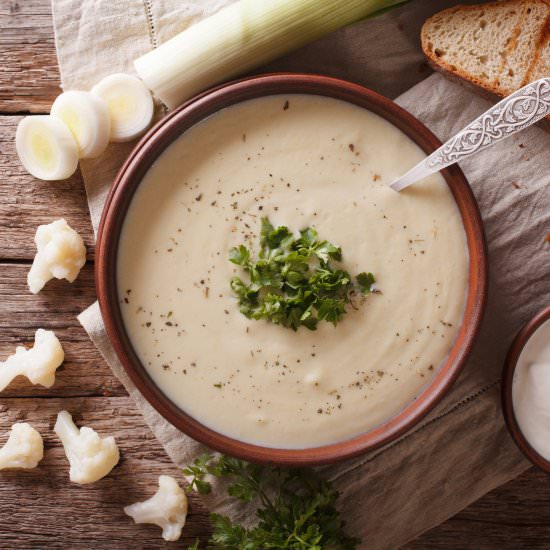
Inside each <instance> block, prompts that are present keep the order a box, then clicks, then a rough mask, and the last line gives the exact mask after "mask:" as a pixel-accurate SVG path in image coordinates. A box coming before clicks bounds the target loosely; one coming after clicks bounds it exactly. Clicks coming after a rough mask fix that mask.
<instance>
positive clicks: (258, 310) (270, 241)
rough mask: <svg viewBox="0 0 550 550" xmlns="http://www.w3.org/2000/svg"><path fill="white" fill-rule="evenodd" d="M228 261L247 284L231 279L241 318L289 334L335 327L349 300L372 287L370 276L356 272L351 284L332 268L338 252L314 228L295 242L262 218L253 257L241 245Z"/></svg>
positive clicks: (286, 231)
mask: <svg viewBox="0 0 550 550" xmlns="http://www.w3.org/2000/svg"><path fill="white" fill-rule="evenodd" d="M229 260H230V261H231V262H233V263H234V264H237V265H239V266H241V267H242V268H243V269H244V271H245V272H246V273H247V275H248V277H249V279H250V281H249V282H245V281H243V280H242V279H241V278H240V277H233V279H232V280H231V288H232V290H233V292H234V294H235V296H236V297H237V298H238V301H239V309H240V311H241V313H242V314H243V315H245V316H246V317H248V318H249V319H267V320H268V321H271V322H272V323H275V324H277V325H283V326H284V327H288V328H291V329H293V330H298V328H299V327H300V326H304V327H306V328H308V329H310V330H315V329H316V328H317V324H318V323H319V321H323V320H324V321H328V322H330V323H332V324H333V325H336V324H337V323H338V321H340V320H341V319H342V316H343V315H344V314H345V313H346V306H347V305H348V304H350V303H352V299H353V296H354V295H357V294H362V295H367V294H369V293H370V292H371V291H372V290H373V285H374V283H375V279H374V275H373V274H372V273H366V272H363V273H359V275H357V276H356V277H355V280H354V279H353V278H352V277H351V275H350V274H349V273H348V272H347V271H345V270H343V269H339V268H337V267H335V266H334V263H336V262H341V261H342V251H341V249H340V248H339V247H337V246H335V245H333V244H332V243H330V242H328V241H322V240H320V239H319V238H318V235H317V232H316V231H315V229H313V228H311V227H308V228H306V229H304V230H302V231H300V236H299V237H295V236H294V234H293V233H292V232H291V231H290V230H289V229H288V227H286V226H279V227H273V225H272V224H271V222H270V221H269V219H268V218H263V219H262V228H261V233H260V252H259V254H258V258H257V259H254V258H253V257H252V254H251V252H250V250H249V249H248V248H247V247H246V246H244V245H240V246H238V247H235V248H232V249H231V250H230V252H229ZM352 305H353V304H352Z"/></svg>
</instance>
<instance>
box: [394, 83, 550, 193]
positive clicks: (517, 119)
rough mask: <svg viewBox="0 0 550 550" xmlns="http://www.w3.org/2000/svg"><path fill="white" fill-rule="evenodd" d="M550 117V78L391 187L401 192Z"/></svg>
mask: <svg viewBox="0 0 550 550" xmlns="http://www.w3.org/2000/svg"><path fill="white" fill-rule="evenodd" d="M548 114H550V78H541V79H540V80H535V82H531V83H530V84H527V86H524V87H523V88H521V89H519V90H518V91H517V92H514V93H513V94H511V95H509V96H508V97H506V98H504V99H503V100H502V101H500V102H499V103H497V104H496V105H495V106H494V107H491V108H490V109H489V110H488V111H486V112H485V113H483V114H482V115H481V116H480V117H478V118H476V119H475V120H474V121H473V122H471V123H470V124H468V126H466V128H464V129H463V130H461V131H460V132H458V134H456V135H455V136H454V137H452V138H451V139H450V140H449V141H447V142H446V143H444V144H443V145H442V146H441V147H440V148H439V149H437V150H436V151H434V152H433V153H432V154H431V155H430V156H429V157H427V158H425V159H424V160H423V161H422V162H420V163H419V164H417V165H416V166H415V167H413V168H412V169H411V170H409V171H408V172H407V173H406V174H404V175H403V176H401V177H399V178H397V179H396V180H395V181H394V182H393V183H392V184H391V185H390V187H391V188H392V189H393V190H395V191H401V190H402V189H405V187H408V186H409V185H412V184H413V183H415V182H417V181H418V180H419V179H422V178H424V177H426V176H429V175H430V174H433V173H435V172H439V170H441V169H442V168H445V167H447V166H449V165H451V164H454V163H455V162H458V161H459V160H462V159H463V158H466V157H469V156H472V155H475V154H476V153H478V152H479V151H482V150H483V149H486V148H487V147H490V146H491V145H493V144H494V143H497V142H499V141H502V140H503V139H506V138H507V137H509V136H511V135H512V134H515V133H516V132H520V131H521V130H523V129H525V128H527V127H528V126H531V124H534V123H535V122H537V121H539V120H541V119H542V118H544V117H545V116H546V115H548Z"/></svg>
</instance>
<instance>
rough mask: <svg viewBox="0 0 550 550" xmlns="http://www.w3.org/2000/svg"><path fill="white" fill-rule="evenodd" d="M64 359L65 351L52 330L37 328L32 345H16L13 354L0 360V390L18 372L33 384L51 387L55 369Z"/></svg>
mask: <svg viewBox="0 0 550 550" xmlns="http://www.w3.org/2000/svg"><path fill="white" fill-rule="evenodd" d="M64 359H65V353H64V352H63V348H62V347H61V344H60V342H59V340H58V339H57V336H56V335H55V334H54V333H53V331H51V330H44V329H42V328H39V329H38V330H37V331H36V334H35V335H34V347H32V348H30V349H27V348H25V347H24V346H18V347H17V348H15V353H14V354H13V355H10V356H9V357H8V358H7V359H6V361H4V362H3V363H2V362H0V391H2V390H3V389H5V388H6V387H7V386H8V385H9V383H10V382H11V381H12V380H13V379H14V378H15V377H16V376H19V375H20V374H22V375H23V376H26V377H27V378H28V379H29V380H30V381H31V382H32V383H33V384H40V385H42V386H44V387H46V388H51V387H52V386H53V384H54V382H55V371H56V369H57V368H58V367H59V366H60V365H61V363H63V360H64Z"/></svg>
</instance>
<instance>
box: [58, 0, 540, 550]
mask: <svg viewBox="0 0 550 550" xmlns="http://www.w3.org/2000/svg"><path fill="white" fill-rule="evenodd" d="M228 1H229V0H202V1H201V0H143V1H142V0H124V1H120V2H112V1H111V0H54V2H53V8H54V25H55V31H56V45H57V51H58V57H59V64H60V69H61V76H62V82H63V86H64V88H65V89H69V88H81V89H82V88H83V89H86V88H89V87H90V86H91V85H93V84H94V83H95V82H97V80H98V79H99V78H100V77H102V76H104V75H105V74H108V73H112V72H114V71H131V70H132V65H131V61H132V59H133V58H134V57H136V56H138V55H139V54H141V53H143V52H145V51H147V50H148V49H149V48H151V47H152V45H156V44H158V43H160V42H162V41H164V40H166V39H167V38H169V37H170V36H172V35H173V34H174V33H176V32H178V31H179V30H181V29H183V28H185V27H186V26H187V25H189V24H192V23H193V22H194V21H196V20H197V19H198V18H200V17H203V16H204V15H206V14H208V13H210V12H212V11H215V10H216V9H219V8H220V7H221V6H223V5H225V4H227V3H228ZM258 1H260V0H258ZM452 3H453V2H452V1H445V2H419V1H417V2H411V3H410V4H408V5H406V6H405V7H403V8H400V9H398V10H395V11H393V12H390V13H389V14H386V15H385V16H383V17H381V18H378V19H373V20H367V21H365V22H363V23H361V24H358V25H355V26H353V27H350V28H348V29H344V30H342V31H340V32H337V33H334V34H333V35H331V36H328V37H326V38H324V39H323V40H320V41H318V42H316V43H315V44H312V45H310V46H308V47H306V48H303V49H302V50H300V51H299V52H296V53H294V54H292V55H289V56H287V57H286V58H284V59H281V60H278V61H277V62H275V63H273V64H271V65H270V67H269V70H304V71H309V72H320V73H326V74H331V75H335V76H340V77H345V78H348V79H350V80H354V81H356V82H360V83H362V84H365V85H367V86H369V87H371V88H373V89H375V90H377V91H380V92H382V93H384V94H386V95H388V96H390V97H395V96H396V95H398V94H399V93H402V92H404V91H405V90H406V89H408V88H409V87H411V86H412V85H414V84H416V83H417V82H419V81H421V80H422V79H423V78H425V77H426V76H427V74H428V71H427V69H426V67H425V66H424V65H423V64H422V55H421V52H420V48H419V39H418V35H419V28H420V25H421V22H422V21H423V20H424V19H425V17H426V16H427V15H429V14H430V13H431V12H433V11H436V10H437V9H441V8H442V7H444V6H445V5H450V4H452ZM398 103H400V104H401V105H402V106H404V107H405V108H406V109H408V110H409V111H411V112H412V113H413V114H415V115H416V116H417V117H418V118H420V119H421V120H422V121H424V123H426V124H427V125H428V126H429V127H430V128H431V129H432V130H433V131H434V132H435V133H436V134H437V135H438V136H439V137H440V138H441V139H447V138H448V137H450V136H451V135H452V134H453V133H454V132H456V131H457V130H458V129H460V128H461V127H462V126H463V125H464V124H465V123H466V122H468V121H469V120H471V119H473V118H474V117H475V116H476V115H478V114H479V113H480V112H482V111H484V110H485V109H486V108H487V106H488V102H487V101H485V100H483V99H480V98H479V97H477V96H475V95H473V94H472V93H471V92H469V91H467V90H465V89H462V88H461V87H460V86H458V85H456V84H454V83H450V82H448V81H447V80H445V79H444V78H443V77H441V76H439V75H434V76H430V77H429V78H427V79H426V80H424V81H423V82H422V83H420V84H418V85H416V86H414V87H413V88H412V89H410V90H409V91H408V92H406V93H404V94H403V95H401V96H400V97H399V99H398ZM130 148H131V144H130V145H117V146H115V145H111V146H110V147H109V149H108V151H107V152H106V153H105V154H104V155H103V156H102V157H101V158H100V159H97V160H94V161H85V162H82V172H83V176H84V181H85V184H86V191H87V195H88V201H89V205H90V212H91V216H92V223H93V226H94V229H96V228H97V225H98V222H99V217H100V214H101V209H102V206H103V201H104V199H105V196H106V193H107V191H108V189H109V186H110V184H111V183H112V181H113V178H114V175H115V173H116V170H117V168H118V167H119V166H120V164H121V163H122V161H123V159H124V158H125V155H126V154H127V153H128V151H129V150H130ZM549 149H550V135H549V134H546V133H544V132H543V131H542V130H540V129H538V128H533V129H530V130H528V131H526V132H524V133H523V134H521V135H520V136H518V137H516V138H511V139H510V140H509V141H507V142H505V143H503V144H500V145H498V146H496V147H494V148H493V149H490V150H488V151H486V152H483V153H481V154H480V155H479V156H478V157H477V158H475V159H473V160H470V161H467V162H464V163H463V165H462V167H463V169H464V171H465V173H466V175H467V177H468V179H469V181H470V183H471V185H472V187H473V189H474V192H475V194H476V197H477V200H478V202H479V204H480V208H481V211H482V215H483V219H484V222H485V229H486V233H487V238H488V242H489V249H490V259H491V277H490V297H489V304H488V308H487V314H486V317H485V320H484V323H483V326H482V330H481V334H480V336H479V339H478V341H477V344H476V346H475V349H474V352H473V354H472V357H471V360H470V361H469V363H468V366H467V368H466V369H465V371H464V373H463V374H462V375H461V377H460V378H459V380H458V382H457V383H456V384H455V386H454V387H453V389H452V391H451V392H450V393H449V395H448V396H447V397H446V398H445V399H444V401H443V402H442V403H441V404H440V405H439V406H438V407H437V409H436V410H435V411H433V412H432V413H431V414H430V415H429V416H428V417H427V418H426V419H425V420H424V421H422V422H421V423H420V424H419V426H417V427H416V428H415V429H414V430H411V431H410V432H409V433H408V434H406V435H405V436H404V437H402V438H401V439H400V440H398V441H397V442H394V443H392V444H390V445H388V446H387V447H385V448H383V449H381V450H378V451H376V452H374V453H371V454H368V455H366V456H362V457H360V458H356V459H354V460H351V461H348V462H345V463H341V464H338V465H333V466H329V467H324V468H323V472H324V474H325V475H326V476H327V477H329V478H330V479H332V480H334V481H335V483H336V485H337V486H338V488H339V489H340V490H341V491H342V492H343V496H342V500H341V506H342V510H343V513H344V516H345V517H346V519H347V521H348V525H349V531H350V532H351V533H353V534H354V535H357V536H360V537H362V539H363V541H364V542H363V545H362V548H369V549H371V550H376V549H385V548H388V549H390V548H396V547H398V546H400V545H401V544H403V543H405V542H406V541H407V540H410V539H412V538H414V537H416V536H418V535H419V534H420V533H422V532H423V531H425V530H427V529H429V528H431V527H433V526H435V525H437V524H439V523H441V522H442V521H444V520H445V519H447V518H448V517H450V516H452V515H453V514H455V513H456V512H458V511H459V510H460V509H462V508H463V507H465V506H467V505H468V504H470V503H471V502H473V501H474V500H476V499H477V498H479V497H480V496H482V495H483V494H485V493H486V492H488V491H490V490H491V489H493V488H495V487H497V486H498V485H500V484H502V483H504V482H506V481H508V480H509V479H511V478H513V477H514V476H516V475H518V474H519V473H521V472H522V471H523V470H525V469H526V468H527V467H528V464H527V462H526V461H525V460H524V459H523V458H522V456H521V455H520V453H519V452H518V451H517V449H516V448H515V446H514V444H513V443H512V441H511V439H510V437H509V436H508V434H507V431H506V428H505V426H504V423H503V421H502V417H501V412H500V404H499V377H500V372H501V367H502V363H503V359H504V356H505V353H506V349H507V347H508V345H509V343H510V341H511V338H512V336H513V334H514V333H515V331H517V329H518V328H519V327H520V326H521V324H522V323H523V322H525V321H526V320H527V319H528V318H529V317H530V316H531V315H532V314H533V313H534V312H535V311H536V310H537V309H539V308H541V307H542V306H543V305H547V304H548V303H550V277H549V276H548V268H547V266H548V261H549V259H550V247H549V246H548V245H547V244H545V242H544V237H545V235H546V234H547V233H548V231H550V193H549V183H550V157H549V155H548V151H549ZM79 319H80V322H81V323H82V325H83V326H84V328H85V329H86V330H87V332H88V334H89V335H90V337H91V339H92V340H93V342H94V343H95V345H96V346H97V347H98V348H99V350H100V351H101V353H102V354H103V356H104V357H105V359H106V360H107V362H108V363H109V365H110V366H111V368H112V369H113V372H114V373H115V375H116V376H117V377H118V378H119V379H120V380H121V381H122V382H123V384H124V385H125V386H126V388H127V389H128V392H129V393H130V395H131V396H132V397H133V399H134V400H135V402H136V404H137V405H138V407H139V408H140V410H141V411H142V413H143V415H144V417H145V420H146V421H147V423H148V424H149V425H150V427H151V429H152V430H153V432H154V433H155V434H156V436H157V437H158V439H159V441H160V442H161V444H162V445H163V446H164V448H165V449H166V451H167V453H168V454H169V456H170V457H171V458H172V460H173V461H174V462H175V463H177V464H184V463H186V462H188V461H190V460H191V459H192V458H193V457H194V456H196V454H197V453H199V452H200V451H201V450H202V448H201V446H200V445H199V444H198V443H196V442H194V441H193V440H191V439H190V438H188V437H187V436H185V435H184V434H182V433H180V432H178V431H177V430H176V429H175V428H174V427H172V426H171V425H169V424H168V423H167V422H166V421H165V420H164V419H163V418H162V417H161V416H160V415H159V414H158V413H157V412H156V411H154V410H153V409H152V407H151V406H150V405H149V404H148V403H147V402H146V401H145V400H144V399H143V397H142V396H141V394H140V393H139V392H138V391H137V390H136V388H135V387H134V386H133V384H132V382H131V381H130V380H129V379H128V377H127V376H126V374H125V373H124V371H123V369H122V367H121V365H120V363H119V362H118V360H117V358H116V356H115V354H114V352H113V350H112V348H111V346H110V344H109V342H108V339H107V337H106V334H105V330H104V327H103V323H102V320H101V316H100V313H99V308H98V307H97V304H94V305H92V306H91V307H90V308H89V309H88V310H86V311H85V312H83V313H82V314H81V316H80V317H79ZM207 504H208V505H209V506H210V508H211V509H213V510H216V511H218V512H222V513H228V514H229V515H231V516H232V517H234V518H237V519H241V520H243V519H246V518H250V516H251V514H250V511H249V510H248V511H247V510H246V508H245V509H243V508H242V507H239V506H235V505H234V504H232V503H229V502H228V501H227V500H225V498H224V497H223V495H221V494H220V495H218V496H214V497H211V498H210V499H209V501H208V502H207Z"/></svg>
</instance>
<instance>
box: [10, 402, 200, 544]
mask: <svg viewBox="0 0 550 550" xmlns="http://www.w3.org/2000/svg"><path fill="white" fill-rule="evenodd" d="M63 409H66V410H68V411H69V412H70V413H71V414H73V417H74V420H75V422H76V423H77V425H79V426H82V425H85V426H90V427H91V428H93V429H95V430H97V432H98V433H99V434H100V435H102V436H105V435H113V436H114V437H115V439H116V441H117V444H118V446H119V449H120V452H121V460H120V462H119V464H118V465H117V466H116V467H115V469H114V470H113V471H112V472H111V474H109V475H108V476H107V477H105V478H104V479H102V480H100V481H98V482H97V483H94V484H90V485H86V486H80V485H76V484H74V483H71V482H70V481H69V477H68V474H69V471H68V462H67V459H66V458H65V454H64V452H63V448H62V446H61V443H60V441H59V440H58V439H57V437H56V435H55V434H54V432H53V426H54V424H55V420H56V416H57V413H58V412H59V411H60V410H63ZM23 421H24V422H30V423H31V424H32V425H33V426H34V427H35V428H36V429H37V430H38V431H39V432H40V433H41V434H42V437H43V438H44V445H45V454H44V459H43V461H42V462H41V463H40V464H39V466H38V468H36V469H34V470H27V471H8V470H5V471H2V472H0V533H1V535H0V547H1V548H2V549H10V548H46V547H47V548H92V547H93V548H109V549H116V548H121V549H122V548H186V543H187V544H189V543H191V542H193V541H194V540H195V537H196V536H198V535H204V534H205V533H207V532H208V515H207V512H206V510H205V509H204V508H203V507H202V505H201V503H200V501H199V500H198V499H196V498H195V497H193V498H191V499H190V514H189V522H188V525H187V526H186V528H185V532H184V535H183V536H182V539H181V540H180V542H179V543H170V544H168V543H164V542H163V541H162V539H161V537H160V532H161V531H160V528H158V527H155V526H148V525H135V524H134V523H133V521H132V520H131V518H129V517H128V516H126V515H125V514H124V512H123V510H122V508H123V506H125V505H127V504H131V503H133V502H136V501H139V500H145V499H146V498H149V497H150V496H151V495H152V494H153V493H154V492H155V491H156V488H157V480H158V476H159V475H161V474H168V475H172V476H174V477H176V478H177V479H178V481H180V482H182V483H183V481H184V480H183V477H182V476H181V474H180V472H179V470H178V468H177V467H176V466H174V464H172V463H171V462H170V459H169V458H168V457H167V456H166V454H165V453H164V452H163V451H162V450H161V449H160V448H159V444H158V442H157V441H156V439H155V438H154V436H153V434H152V433H151V432H150V430H149V429H148V428H147V426H146V425H145V424H144V422H143V419H142V417H141V415H140V413H139V412H138V411H136V409H135V406H134V404H133V402H132V401H131V400H130V398H129V397H111V398H105V397H103V398H78V399H72V398H63V399H57V398H47V399H18V398H14V399H2V401H1V404H0V442H1V443H2V444H3V443H4V441H5V439H6V432H7V430H8V429H9V427H10V426H11V424H12V423H14V422H23Z"/></svg>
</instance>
